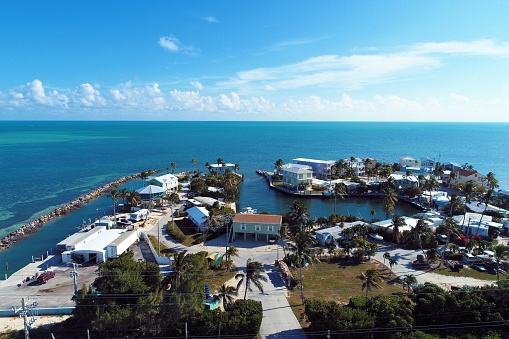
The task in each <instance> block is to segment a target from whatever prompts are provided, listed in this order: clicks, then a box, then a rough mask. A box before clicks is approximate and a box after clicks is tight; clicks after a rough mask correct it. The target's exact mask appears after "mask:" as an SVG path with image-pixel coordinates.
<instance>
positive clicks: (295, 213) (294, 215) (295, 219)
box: [290, 200, 309, 230]
mask: <svg viewBox="0 0 509 339" xmlns="http://www.w3.org/2000/svg"><path fill="white" fill-rule="evenodd" d="M290 216H291V219H292V223H293V224H294V225H298V226H299V229H300V230H301V229H302V226H303V225H305V224H306V223H307V221H308V217H309V215H308V209H307V207H306V206H304V204H303V203H301V202H300V201H298V200H294V201H293V204H292V207H291V210H290Z"/></svg>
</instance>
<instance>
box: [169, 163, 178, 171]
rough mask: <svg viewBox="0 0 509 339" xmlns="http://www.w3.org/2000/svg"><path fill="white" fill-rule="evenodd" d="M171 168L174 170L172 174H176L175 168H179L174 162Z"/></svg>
mask: <svg viewBox="0 0 509 339" xmlns="http://www.w3.org/2000/svg"><path fill="white" fill-rule="evenodd" d="M170 166H171V168H172V170H171V173H174V172H175V168H177V164H176V163H174V162H172V163H171V164H170Z"/></svg>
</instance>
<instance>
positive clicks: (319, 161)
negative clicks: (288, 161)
mask: <svg viewBox="0 0 509 339" xmlns="http://www.w3.org/2000/svg"><path fill="white" fill-rule="evenodd" d="M292 161H302V162H308V163H313V164H334V163H335V161H334V160H317V159H308V158H295V159H292Z"/></svg>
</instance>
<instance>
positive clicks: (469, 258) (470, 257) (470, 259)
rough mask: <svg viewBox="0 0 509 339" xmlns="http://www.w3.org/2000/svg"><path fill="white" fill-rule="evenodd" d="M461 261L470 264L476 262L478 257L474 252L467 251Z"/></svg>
mask: <svg viewBox="0 0 509 339" xmlns="http://www.w3.org/2000/svg"><path fill="white" fill-rule="evenodd" d="M461 261H463V263H465V264H467V265H468V264H471V263H474V262H475V261H476V259H475V257H474V256H473V255H472V254H470V253H465V254H463V257H461Z"/></svg>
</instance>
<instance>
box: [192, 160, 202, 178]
mask: <svg viewBox="0 0 509 339" xmlns="http://www.w3.org/2000/svg"><path fill="white" fill-rule="evenodd" d="M191 163H192V164H193V167H195V166H196V158H192V159H191ZM198 174H200V167H198Z"/></svg>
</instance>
